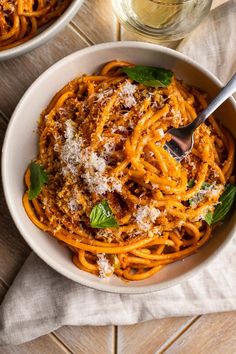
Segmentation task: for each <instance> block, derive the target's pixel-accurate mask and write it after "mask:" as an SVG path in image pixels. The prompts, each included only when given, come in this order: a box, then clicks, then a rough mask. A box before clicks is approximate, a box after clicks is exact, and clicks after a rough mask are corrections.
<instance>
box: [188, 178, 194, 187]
mask: <svg viewBox="0 0 236 354" xmlns="http://www.w3.org/2000/svg"><path fill="white" fill-rule="evenodd" d="M194 185H195V179H194V178H191V179H190V180H189V181H188V188H192V187H193V186H194Z"/></svg>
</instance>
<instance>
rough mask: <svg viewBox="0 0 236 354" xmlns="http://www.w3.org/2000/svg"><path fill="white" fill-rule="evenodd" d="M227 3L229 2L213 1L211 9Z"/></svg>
mask: <svg viewBox="0 0 236 354" xmlns="http://www.w3.org/2000/svg"><path fill="white" fill-rule="evenodd" d="M227 1H229V0H213V2H212V6H211V8H212V9H214V8H216V7H217V6H220V5H222V4H224V3H225V2H227Z"/></svg>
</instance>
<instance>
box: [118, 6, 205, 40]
mask: <svg viewBox="0 0 236 354" xmlns="http://www.w3.org/2000/svg"><path fill="white" fill-rule="evenodd" d="M211 4H212V0H159V1H158V0H112V6H113V9H114V12H115V13H116V15H117V17H118V18H119V20H120V22H121V23H122V24H123V25H124V26H125V27H126V28H127V29H128V30H131V31H134V32H136V33H138V34H139V35H141V36H144V37H146V38H147V39H149V40H150V41H159V42H160V41H171V40H177V39H180V38H183V37H185V36H186V35H187V34H188V33H189V32H191V31H192V30H193V29H194V28H195V27H196V26H197V25H198V24H199V23H200V22H201V21H202V19H203V18H204V17H205V16H207V14H208V13H209V11H210V8H211Z"/></svg>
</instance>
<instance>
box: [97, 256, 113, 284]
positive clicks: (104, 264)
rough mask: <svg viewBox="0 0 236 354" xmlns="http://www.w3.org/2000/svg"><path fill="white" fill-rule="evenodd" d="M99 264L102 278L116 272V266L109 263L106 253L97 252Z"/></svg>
mask: <svg viewBox="0 0 236 354" xmlns="http://www.w3.org/2000/svg"><path fill="white" fill-rule="evenodd" d="M97 265H98V269H99V276H100V278H108V277H110V276H111V275H112V274H113V272H114V267H113V266H112V265H111V264H110V263H109V261H108V259H107V258H106V256H105V254H104V253H98V254H97Z"/></svg>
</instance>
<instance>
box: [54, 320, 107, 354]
mask: <svg viewBox="0 0 236 354" xmlns="http://www.w3.org/2000/svg"><path fill="white" fill-rule="evenodd" d="M55 335H56V336H57V337H58V338H59V339H60V340H61V341H62V342H63V343H64V344H65V345H66V346H67V348H69V349H70V350H71V351H72V352H73V353H89V354H102V353H105V354H110V353H112V352H113V342H114V338H113V336H114V331H113V328H112V326H105V327H92V326H85V327H74V326H73V327H72V326H67V327H63V328H60V329H59V330H57V331H56V332H55Z"/></svg>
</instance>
